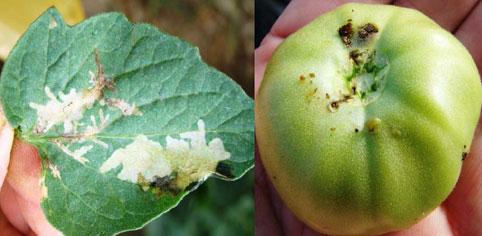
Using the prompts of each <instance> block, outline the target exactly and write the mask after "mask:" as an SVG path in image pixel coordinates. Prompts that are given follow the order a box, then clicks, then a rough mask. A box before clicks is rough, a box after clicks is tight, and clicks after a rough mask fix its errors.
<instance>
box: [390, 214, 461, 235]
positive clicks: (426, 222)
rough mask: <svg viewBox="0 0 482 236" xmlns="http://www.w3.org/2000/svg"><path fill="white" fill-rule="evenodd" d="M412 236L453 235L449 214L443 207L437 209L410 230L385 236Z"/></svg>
mask: <svg viewBox="0 0 482 236" xmlns="http://www.w3.org/2000/svg"><path fill="white" fill-rule="evenodd" d="M411 235H437V236H450V235H453V233H452V231H451V229H450V224H449V222H448V220H447V214H446V212H445V210H444V209H443V208H442V207H438V208H437V209H435V210H434V211H433V212H432V213H430V215H428V216H427V217H425V219H423V220H422V221H420V222H418V223H417V224H416V225H414V226H412V227H410V229H407V230H402V231H398V232H394V233H388V234H386V235H385V236H411Z"/></svg>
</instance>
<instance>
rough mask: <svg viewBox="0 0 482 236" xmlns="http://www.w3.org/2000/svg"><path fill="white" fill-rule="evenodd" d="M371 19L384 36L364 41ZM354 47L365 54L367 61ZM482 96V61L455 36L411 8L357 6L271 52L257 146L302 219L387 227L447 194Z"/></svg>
mask: <svg viewBox="0 0 482 236" xmlns="http://www.w3.org/2000/svg"><path fill="white" fill-rule="evenodd" d="M348 24H350V27H352V28H353V31H354V32H353V33H352V34H351V36H350V37H351V38H352V40H351V41H352V42H350V43H351V44H347V40H346V38H345V39H344V38H343V37H342V36H343V34H345V35H346V34H348V33H349V31H348V30H346V29H347V27H348V26H347V25H348ZM368 24H373V25H374V26H376V29H377V32H374V33H371V35H369V36H368V37H370V38H369V39H367V40H366V41H365V38H364V37H365V36H366V34H362V33H364V32H362V33H359V32H360V31H362V30H363V29H365V28H366V29H368V28H367V27H366V26H367V25H368ZM344 26H346V27H345V28H342V27H344ZM364 27H365V28H364ZM347 32H348V33H347ZM362 36H363V37H362ZM357 37H358V38H357ZM348 41H349V40H348ZM357 51H358V52H360V51H361V52H363V53H365V52H366V55H368V56H367V57H368V58H369V59H366V58H365V59H363V60H362V62H360V63H361V64H363V63H365V64H363V65H362V66H360V65H357V63H358V62H355V61H356V60H357V59H356V58H355V57H356V55H355V54H357V53H358V52H357ZM354 55H355V56H354ZM370 56H372V57H371V59H370ZM365 66H366V67H365ZM360 68H362V69H361V71H362V72H356V71H357V70H360ZM367 68H368V69H367ZM372 68H375V69H372ZM373 71H375V72H373ZM357 73H358V74H357ZM353 75H355V76H353ZM367 81H368V82H367ZM373 81H375V82H373ZM380 81H381V82H380ZM354 84H355V85H356V86H354V87H356V88H355V89H353V87H352V86H353V85H354ZM366 84H368V86H367V85H366ZM352 90H353V91H352ZM363 93H365V95H363ZM481 103H482V87H481V84H480V79H479V73H478V71H477V67H476V65H475V63H474V61H473V59H472V57H471V56H470V54H469V52H468V51H467V50H466V49H465V48H464V46H463V45H462V44H461V43H460V42H459V41H458V40H457V39H456V38H455V37H454V36H453V35H451V34H450V33H449V32H447V31H445V30H444V29H442V28H441V27H440V26H438V25H437V24H436V23H434V22H433V21H432V20H430V19H429V18H428V17H426V16H425V15H423V14H422V13H420V12H418V11H415V10H410V9H406V8H400V7H394V6H386V5H385V6H382V5H366V4H358V3H350V4H345V5H343V6H341V7H339V8H337V9H335V10H334V11H331V12H329V13H327V14H325V15H322V16H320V17H319V18H317V19H315V20H314V21H313V22H311V23H310V24H308V25H307V26H305V27H303V28H302V29H300V30H299V31H297V32H296V33H294V34H292V35H291V36H290V37H288V38H287V39H286V40H285V41H284V42H283V43H282V44H281V45H280V46H279V47H278V48H277V50H276V52H275V54H273V57H272V58H271V60H270V62H269V63H268V66H267V69H266V72H265V75H264V79H263V81H262V84H261V87H260V89H259V91H258V94H257V97H256V108H255V109H256V112H255V118H256V120H255V122H256V136H257V143H258V147H259V152H260V156H261V159H262V162H263V164H264V167H265V169H266V172H267V174H268V176H269V177H270V179H271V181H272V182H273V184H274V186H275V188H276V190H277V191H278V193H279V195H280V196H281V198H282V199H283V201H284V202H285V204H286V205H287V206H288V207H289V208H290V209H291V210H292V211H293V212H294V213H295V215H297V217H298V218H300V219H301V220H303V221H304V222H305V223H306V224H308V225H310V226H311V227H312V228H314V229H315V230H317V231H319V232H323V233H328V234H337V235H357V234H381V233H384V232H389V231H394V230H400V229H404V228H407V227H409V226H411V225H413V224H415V223H416V222H418V221H419V220H421V219H422V218H423V217H425V216H426V215H428V214H429V213H430V212H431V211H432V210H433V209H435V208H436V207H437V206H438V205H440V204H441V202H442V201H443V200H444V199H445V198H446V197H447V196H448V195H449V193H450V192H451V191H452V189H453V188H454V186H455V183H456V181H457V179H458V176H459V174H460V169H461V165H462V156H464V155H465V154H466V152H468V150H470V144H471V140H472V137H473V134H474V130H475V127H476V125H477V121H478V119H479V114H480V108H481Z"/></svg>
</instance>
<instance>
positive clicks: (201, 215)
mask: <svg viewBox="0 0 482 236" xmlns="http://www.w3.org/2000/svg"><path fill="white" fill-rule="evenodd" d="M253 181H254V175H253V171H250V172H249V173H248V174H247V175H246V176H244V177H243V178H242V179H240V180H238V181H235V182H226V181H222V180H218V179H209V180H208V181H207V182H206V183H204V184H203V185H201V186H200V188H199V189H197V190H196V191H195V192H194V193H192V194H190V195H189V196H187V197H186V198H185V199H184V200H183V201H182V202H181V203H180V204H179V205H178V206H177V207H176V208H174V209H172V210H171V211H170V212H168V213H167V214H165V215H162V216H161V217H160V218H158V219H156V220H154V221H153V222H151V223H150V224H149V225H147V227H146V228H145V229H144V232H145V235H146V236H158V235H191V236H201V235H210V236H225V235H253V234H254V208H253V204H254V200H253V194H252V191H253V187H252V186H253Z"/></svg>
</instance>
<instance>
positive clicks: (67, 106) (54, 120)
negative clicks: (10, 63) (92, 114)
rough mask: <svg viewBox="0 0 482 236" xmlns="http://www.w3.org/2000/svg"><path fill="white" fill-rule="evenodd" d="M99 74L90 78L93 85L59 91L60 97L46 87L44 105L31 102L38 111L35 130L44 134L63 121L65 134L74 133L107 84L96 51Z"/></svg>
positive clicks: (31, 105)
mask: <svg viewBox="0 0 482 236" xmlns="http://www.w3.org/2000/svg"><path fill="white" fill-rule="evenodd" d="M95 61H96V65H97V74H96V75H94V74H91V78H90V80H91V81H92V82H93V87H92V88H90V89H84V90H82V91H79V92H78V91H76V90H75V89H71V90H70V92H69V93H68V94H64V93H63V92H59V94H58V98H57V96H55V95H54V94H53V93H52V91H51V90H50V88H49V87H48V86H46V87H45V88H44V91H45V95H46V96H47V98H48V99H49V101H48V102H47V103H46V104H44V105H42V104H37V103H33V102H31V103H30V104H29V105H30V107H31V108H32V109H35V110H36V111H37V123H36V126H35V132H36V133H37V134H43V133H46V132H47V131H49V130H50V129H51V128H52V127H53V126H54V125H57V124H60V123H63V127H64V134H71V133H74V131H75V128H76V126H78V125H79V123H78V122H79V120H80V119H82V117H83V115H84V111H85V110H86V109H88V108H90V107H92V106H93V105H94V103H95V102H96V101H98V100H99V99H100V98H101V97H102V90H103V89H104V87H105V86H106V80H105V77H104V70H103V67H102V65H101V64H100V62H99V57H98V54H97V53H95Z"/></svg>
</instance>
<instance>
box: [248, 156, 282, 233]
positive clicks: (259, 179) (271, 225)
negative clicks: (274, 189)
mask: <svg viewBox="0 0 482 236" xmlns="http://www.w3.org/2000/svg"><path fill="white" fill-rule="evenodd" d="M255 172H256V173H255V190H254V202H255V208H256V211H255V214H256V216H255V219H256V220H255V229H256V233H255V234H256V235H283V234H282V231H281V226H280V225H279V222H278V220H277V217H276V216H275V213H274V209H273V205H272V203H271V199H270V197H269V192H268V188H267V182H266V181H267V179H266V175H265V173H264V169H263V167H262V164H261V161H260V160H259V155H256V165H255Z"/></svg>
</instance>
